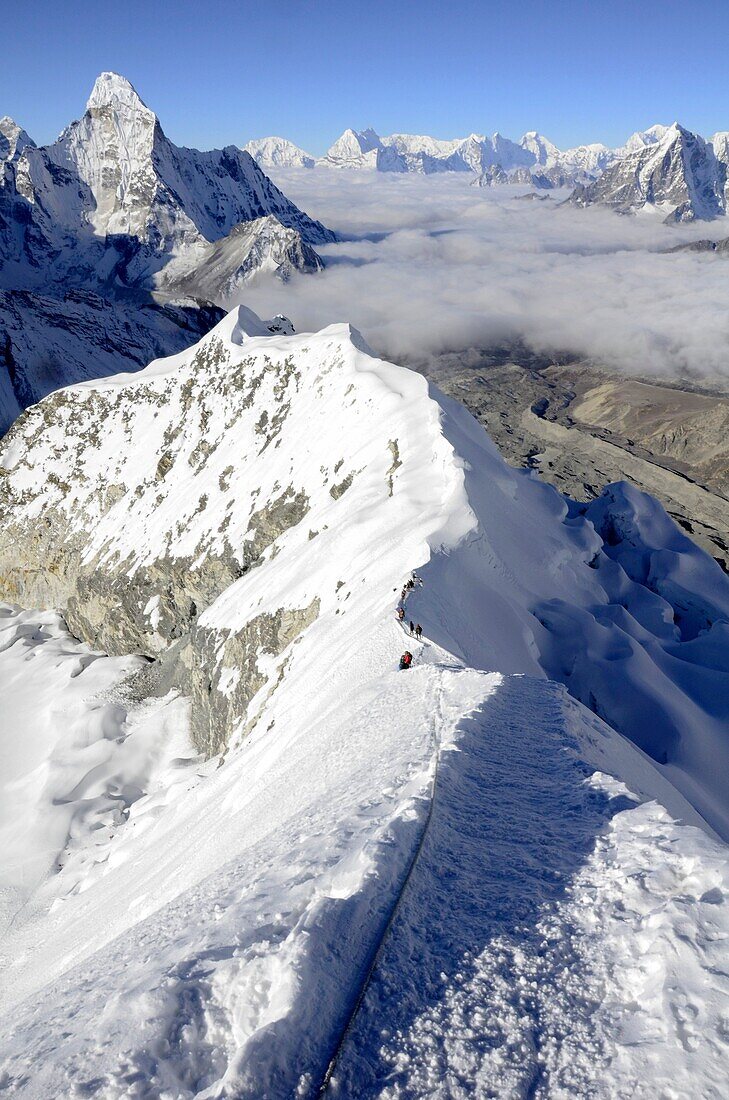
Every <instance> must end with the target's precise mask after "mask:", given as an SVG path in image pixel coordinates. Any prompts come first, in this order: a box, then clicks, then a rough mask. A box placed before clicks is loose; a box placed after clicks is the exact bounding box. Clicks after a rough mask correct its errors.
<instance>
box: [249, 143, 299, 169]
mask: <svg viewBox="0 0 729 1100" xmlns="http://www.w3.org/2000/svg"><path fill="white" fill-rule="evenodd" d="M243 149H244V151H245V152H246V153H250V154H251V156H252V157H253V159H254V160H255V161H257V162H258V164H260V165H261V167H262V168H313V167H314V165H315V164H316V158H315V157H312V155H311V153H307V152H306V150H305V149H301V148H300V147H299V146H298V145H294V143H293V141H287V140H286V138H282V137H265V138H253V139H252V140H251V141H248V142H246V144H245V145H244V146H243Z"/></svg>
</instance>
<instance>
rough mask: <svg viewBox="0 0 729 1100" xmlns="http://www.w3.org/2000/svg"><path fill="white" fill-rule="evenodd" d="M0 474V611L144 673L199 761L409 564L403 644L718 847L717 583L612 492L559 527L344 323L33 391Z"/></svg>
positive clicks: (537, 493)
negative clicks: (547, 683) (594, 727)
mask: <svg viewBox="0 0 729 1100" xmlns="http://www.w3.org/2000/svg"><path fill="white" fill-rule="evenodd" d="M271 328H274V329H275V330H276V331H277V333H279V334H276V335H272V334H271ZM0 460H1V461H2V468H3V471H4V475H3V478H2V516H1V518H2V534H0V578H1V585H2V587H1V588H0V595H2V596H4V598H6V599H10V600H15V601H17V602H19V603H21V604H23V605H25V606H45V607H59V608H62V609H63V611H64V615H65V617H66V619H67V621H68V623H69V626H70V628H71V629H72V631H73V632H74V633H75V634H76V635H77V636H79V637H81V638H83V639H84V640H85V641H87V642H88V643H90V644H92V645H94V646H97V647H99V648H101V649H103V650H105V651H106V652H108V653H113V654H122V653H129V652H139V653H143V654H146V655H147V656H148V657H150V658H154V663H153V664H151V665H150V666H149V668H148V670H147V672H146V673H145V676H144V677H143V678H142V679H140V681H139V683H138V684H137V685H136V687H135V690H136V691H144V692H150V691H162V692H163V693H164V691H166V690H168V689H169V688H170V687H173V686H177V688H179V689H181V690H183V691H184V692H185V694H187V695H189V696H190V697H191V699H192V716H193V729H194V735H195V738H196V744H197V745H198V748H199V749H201V750H202V751H204V752H205V753H207V754H211V753H216V752H218V751H220V750H221V749H222V748H224V747H225V745H227V744H230V743H237V742H238V741H239V740H240V738H241V737H242V736H244V735H245V734H246V733H247V732H249V731H250V730H252V729H254V728H256V726H257V723H259V722H260V721H261V720H262V718H261V715H262V714H264V713H265V710H266V706H267V700H268V698H269V696H274V697H275V696H276V693H277V692H278V691H279V690H280V687H279V685H280V684H281V683H282V682H285V681H286V680H288V679H289V678H291V677H293V679H294V680H295V679H296V677H297V676H299V675H301V676H306V675H307V673H306V671H305V670H306V669H307V662H308V661H309V659H310V657H311V654H312V652H313V650H314V649H315V648H316V646H317V645H319V644H326V648H327V650H328V648H329V646H330V644H331V645H333V646H334V647H335V649H336V651H337V657H336V658H335V660H336V662H337V663H339V662H340V661H341V662H342V667H344V665H345V664H346V662H347V660H348V657H347V653H348V650H349V648H350V644H349V642H348V640H347V639H348V636H349V631H350V630H351V629H352V626H351V625H350V624H351V623H352V621H353V619H352V616H353V613H354V611H355V609H356V615H355V619H356V622H357V624H358V626H357V629H358V631H359V630H362V631H363V632H364V633H363V635H362V640H361V644H362V645H363V646H365V648H366V645H367V644H368V643H367V641H366V638H367V637H368V635H369V631H370V630H374V631H375V632H377V631H378V630H379V629H381V627H380V625H379V624H380V623H381V621H382V617H383V616H385V617H386V616H387V615H388V614H389V613H390V611H388V608H390V606H391V602H392V590H393V584H394V585H395V586H397V585H398V583H402V577H404V576H405V575H406V574H407V570H408V569H409V568H412V567H413V566H415V567H419V568H421V569H423V570H425V573H424V575H427V577H428V583H429V585H430V586H431V587H432V589H433V592H434V594H435V593H437V600H438V606H439V613H438V621H437V623H434V624H433V625H432V626H430V627H429V625H428V624H424V625H425V627H426V634H427V633H428V632H430V634H431V636H433V637H434V639H435V641H437V642H438V643H439V644H440V645H441V646H442V647H443V648H444V649H445V650H447V651H448V652H450V653H452V654H455V655H456V656H457V657H458V658H459V659H461V660H463V661H465V662H467V663H468V664H471V665H473V666H475V667H478V668H484V669H490V670H491V669H496V670H498V671H503V672H508V673H513V672H527V673H530V674H533V675H544V673H545V672H547V673H548V674H549V675H550V676H551V677H553V678H555V679H559V680H562V681H563V682H564V683H565V684H567V686H568V687H569V688H570V690H571V691H572V693H573V694H574V695H575V696H576V697H577V698H579V699H581V700H582V701H584V702H585V703H586V704H588V705H589V706H590V707H591V708H592V709H593V710H595V711H597V713H599V714H600V715H601V716H602V717H604V718H605V719H606V720H607V721H608V722H609V723H610V724H611V725H613V726H614V727H615V728H617V729H619V730H621V731H622V732H624V733H626V734H627V735H628V736H629V737H630V738H631V739H632V740H633V741H634V742H636V743H637V744H639V745H640V747H641V748H642V749H643V750H644V751H646V752H647V753H649V755H650V756H651V757H652V758H653V759H654V760H656V761H657V762H658V763H659V764H660V765H661V766H662V767H663V768H664V769H665V771H666V773H667V774H668V775H670V777H671V781H672V782H673V783H674V784H675V786H677V787H678V788H679V789H680V790H682V791H683V792H684V793H685V794H686V796H687V797H688V798H689V799H690V801H691V802H692V803H693V804H694V805H695V806H696V807H697V808H698V809H699V811H700V813H701V814H702V815H703V816H704V817H705V818H706V819H707V820H708V821H709V822H710V823H711V824H712V826H713V827H714V828H716V829H717V830H719V831H721V832H722V833H724V835H729V821H728V820H727V813H726V793H727V792H726V776H727V775H729V739H728V738H727V733H726V730H727V718H728V717H729V712H728V710H727V708H728V707H729V690H727V688H728V687H729V679H728V677H729V668H728V667H727V662H726V646H727V636H728V633H729V625H728V622H729V579H727V577H725V576H724V574H723V573H722V571H721V570H720V568H719V566H718V565H717V564H716V562H714V561H713V559H711V558H709V557H708V556H707V555H705V554H704V553H703V552H702V551H700V550H699V549H698V548H697V547H696V546H695V545H694V544H693V543H692V542H690V540H688V539H687V538H686V537H685V536H684V535H683V534H682V533H681V532H680V531H679V530H678V528H677V527H676V526H675V525H674V524H673V522H672V521H671V520H670V519H668V517H667V516H666V515H665V513H664V512H663V510H662V509H661V507H660V506H659V505H658V504H657V503H656V502H655V501H654V500H652V499H651V498H649V497H647V496H645V495H643V494H641V493H638V492H637V491H635V490H632V489H631V488H629V487H628V486H626V485H618V486H612V487H608V488H607V489H606V490H605V492H604V493H603V495H602V496H601V497H600V498H599V499H598V500H597V501H595V502H593V503H592V504H590V505H574V506H568V505H567V504H566V503H565V501H564V498H562V497H560V496H559V495H558V494H557V493H556V492H555V491H554V490H552V489H551V488H549V487H548V486H545V485H543V484H542V483H540V482H539V481H538V480H537V479H536V477H535V476H533V475H530V474H529V473H525V472H523V471H513V470H511V469H509V468H508V467H506V465H505V464H504V463H503V462H502V460H501V458H500V457H499V455H498V453H497V451H496V449H495V448H494V447H493V445H492V444H491V443H490V441H489V440H488V438H487V437H486V436H485V434H484V433H483V430H482V429H481V428H480V427H478V426H477V424H476V422H475V421H474V420H473V419H472V418H471V416H470V415H469V414H468V413H467V412H465V410H463V409H462V408H461V407H460V406H458V405H456V404H454V403H452V402H450V401H449V400H447V399H446V398H444V397H443V396H442V395H440V394H439V393H438V392H437V391H434V390H428V387H427V385H426V383H425V381H424V380H423V379H422V378H421V377H419V376H418V375H416V374H414V373H412V372H410V371H407V370H405V369H401V368H397V367H394V366H392V365H391V364H387V363H383V362H381V361H379V360H376V359H375V358H374V357H373V356H372V354H371V353H370V352H369V350H368V349H367V346H366V344H365V343H364V341H363V340H362V338H361V336H359V334H357V333H356V332H355V331H353V330H352V329H351V328H350V327H349V326H346V325H338V326H332V327H330V328H327V329H324V330H322V331H321V332H319V333H316V334H304V335H293V334H287V333H286V328H285V325H283V324H282V322H280V321H279V322H276V323H275V324H271V323H269V324H268V325H266V324H263V323H262V322H261V321H259V319H258V318H256V317H255V316H254V315H253V314H251V313H250V312H249V311H247V310H245V309H243V308H242V307H240V308H238V309H236V310H234V311H233V312H232V313H231V314H229V315H228V317H227V318H226V319H225V320H224V321H222V322H221V323H220V324H219V325H218V326H217V328H216V329H214V330H213V332H211V333H210V334H209V335H208V336H206V337H205V338H204V339H203V340H201V341H200V343H199V344H198V345H197V346H196V347H195V348H193V349H191V350H190V351H189V352H185V353H182V354H180V355H178V356H174V357H172V358H170V359H166V360H159V361H157V362H155V363H152V364H151V365H150V366H149V367H148V368H147V369H146V370H144V371H142V372H140V373H139V374H136V375H133V376H132V375H120V376H117V377H115V378H111V379H106V380H102V381H99V382H89V383H84V384H82V385H80V386H75V387H71V388H69V389H66V390H63V391H60V392H58V393H56V394H53V395H51V396H50V397H48V398H47V399H46V400H45V401H43V402H41V403H40V404H39V405H37V406H35V407H34V408H32V409H30V410H28V411H27V412H26V413H25V414H24V415H23V416H22V417H21V418H20V420H19V421H18V422H17V424H16V425H15V426H14V427H13V429H12V430H11V432H10V433H9V435H8V436H7V439H6V441H5V445H4V448H3V451H2V455H1V459H0ZM386 545H394V546H396V548H397V549H396V556H395V559H394V560H391V559H390V558H389V557H388V556H387V555H383V554H381V552H380V549H379V548H380V547H383V546H386ZM441 550H446V551H447V553H441ZM393 574H394V575H393ZM464 591H467V593H468V595H467V598H465V597H464ZM434 598H436V597H435V595H434ZM324 639H326V643H324ZM340 644H341V653H340V651H339V646H340ZM395 656H396V654H394V653H393V654H391V655H390V658H391V659H394V657H395ZM322 674H323V673H322Z"/></svg>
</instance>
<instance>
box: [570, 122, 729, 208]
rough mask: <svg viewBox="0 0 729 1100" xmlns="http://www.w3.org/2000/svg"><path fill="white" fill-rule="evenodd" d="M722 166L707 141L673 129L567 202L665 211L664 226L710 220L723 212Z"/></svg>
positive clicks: (723, 166)
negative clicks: (651, 208) (665, 223)
mask: <svg viewBox="0 0 729 1100" xmlns="http://www.w3.org/2000/svg"><path fill="white" fill-rule="evenodd" d="M725 186H726V166H725V165H724V164H723V163H722V162H721V161H720V160H718V159H717V157H716V156H715V154H714V150H713V148H712V146H711V144H710V143H709V142H705V141H704V140H703V138H701V137H699V136H698V135H696V134H692V133H691V132H690V131H688V130H685V129H684V128H683V127H682V126H679V125H678V124H675V125H674V126H671V127H670V128H669V129H667V130H666V131H665V133H664V134H663V135H662V137H661V139H660V140H659V141H657V142H654V143H652V144H649V145H646V146H645V147H644V148H642V149H639V150H638V151H637V152H633V153H630V154H629V155H628V156H626V157H625V158H623V159H621V160H619V161H617V162H615V163H614V164H613V165H611V166H610V167H608V168H607V169H606V171H605V172H604V173H603V175H602V176H601V177H600V178H599V179H598V180H596V181H595V182H594V183H591V184H589V185H586V186H578V187H577V188H576V189H575V191H574V193H573V195H572V196H571V200H570V201H571V202H573V203H575V204H576V205H577V206H590V205H592V204H594V203H599V204H601V205H605V206H610V207H612V208H613V209H614V210H617V211H618V212H619V213H631V212H634V211H636V210H639V209H641V208H642V207H644V206H656V207H658V208H660V209H664V210H665V215H666V216H665V220H666V221H667V222H669V223H670V222H677V221H679V222H680V221H693V220H695V219H697V218H701V219H710V218H714V217H717V216H718V215H719V214H723V213H724V212H725V209H726V203H725V198H724V190H725Z"/></svg>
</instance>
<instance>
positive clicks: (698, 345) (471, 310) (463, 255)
mask: <svg viewBox="0 0 729 1100" xmlns="http://www.w3.org/2000/svg"><path fill="white" fill-rule="evenodd" d="M277 182H279V183H280V184H281V186H282V187H283V189H284V191H285V192H286V193H287V194H288V195H289V196H290V197H291V198H293V199H294V200H295V201H296V202H298V203H299V204H300V205H301V206H302V207H303V208H304V209H305V210H307V212H308V213H310V214H313V215H314V216H316V217H318V218H321V220H322V221H324V222H325V223H326V224H327V225H330V226H332V227H333V228H335V229H336V230H337V231H338V232H339V233H341V234H345V235H347V236H349V237H350V238H352V239H348V240H344V241H343V242H341V243H339V244H337V245H333V246H330V247H328V248H326V249H323V250H322V254H323V255H324V256H325V258H326V259H327V261H328V263H329V266H328V268H327V270H326V271H325V272H324V273H323V274H322V275H321V276H317V277H311V276H303V277H300V278H296V279H295V280H293V281H292V282H291V283H289V284H288V285H285V286H282V285H280V284H276V285H273V283H265V284H262V285H260V286H258V287H255V288H252V289H250V290H248V291H247V292H246V294H245V302H246V304H247V305H249V306H251V307H252V308H254V309H256V311H257V312H259V313H263V314H265V315H271V314H272V313H277V312H282V313H286V314H287V315H288V316H290V317H291V318H292V319H293V321H294V323H295V324H296V327H297V328H298V329H299V330H300V331H301V330H304V329H309V328H319V327H321V326H322V325H325V324H329V323H331V322H332V321H342V320H347V321H351V322H352V323H353V324H354V325H356V327H357V328H359V329H361V330H362V332H363V333H364V335H365V337H366V338H367V340H368V341H369V343H370V344H371V345H372V346H373V347H374V348H376V349H377V350H378V351H379V352H380V353H382V354H384V355H387V356H391V357H394V358H400V359H402V358H406V357H409V356H414V357H417V356H425V355H429V354H432V353H437V352H439V351H443V350H458V349H461V348H465V347H471V346H488V345H489V344H492V343H494V342H497V341H499V340H502V339H504V338H509V337H512V336H514V337H522V338H524V339H526V340H527V341H528V342H529V343H530V344H531V345H532V346H533V347H534V348H535V349H537V350H551V349H561V350H569V351H575V352H578V353H580V354H583V355H587V356H592V357H594V358H595V359H597V360H599V361H602V362H604V363H606V364H608V365H610V366H616V367H618V368H620V369H621V370H624V371H627V372H630V373H635V374H646V373H651V372H652V373H661V374H673V375H681V376H695V377H699V376H700V377H717V378H719V377H723V378H724V379H725V380H726V379H727V378H729V309H728V307H729V259H726V258H723V257H720V256H715V255H713V254H697V253H679V254H675V253H674V254H671V255H663V254H661V253H660V251H659V250H660V249H665V248H669V247H671V246H672V245H674V244H677V243H681V242H682V241H686V240H694V239H697V238H699V237H702V236H703V237H706V236H708V235H710V234H712V235H714V236H722V235H729V224H727V226H726V228H722V227H720V226H717V225H716V224H713V225H711V226H708V225H707V224H706V223H703V224H698V225H693V226H685V227H674V228H669V227H667V226H664V225H663V224H662V223H661V220H660V218H659V217H655V216H650V215H641V216H639V217H635V218H628V217H619V216H618V215H616V214H613V213H611V212H609V211H606V210H602V209H599V208H592V209H589V210H578V209H575V208H573V207H559V206H558V205H557V203H556V202H555V201H553V200H549V201H546V202H527V201H517V200H516V199H515V198H514V192H512V190H511V189H509V190H508V191H507V190H506V189H503V190H501V191H497V192H495V191H490V190H480V189H477V188H474V187H471V186H469V182H470V177H468V176H465V175H464V176H460V175H454V176H438V177H418V176H387V175H377V174H369V173H365V172H346V171H342V172H333V171H332V172H329V171H321V170H315V171H309V172H304V171H299V172H288V173H286V174H285V175H280V176H278V177H277ZM516 193H518V192H516Z"/></svg>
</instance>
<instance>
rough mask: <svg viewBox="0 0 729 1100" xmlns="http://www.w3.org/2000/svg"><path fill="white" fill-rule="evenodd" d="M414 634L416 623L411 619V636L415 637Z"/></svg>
mask: <svg viewBox="0 0 729 1100" xmlns="http://www.w3.org/2000/svg"><path fill="white" fill-rule="evenodd" d="M414 633H415V623H414V622H413V620H412V619H411V620H410V634H411V636H412V635H413V634H414Z"/></svg>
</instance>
